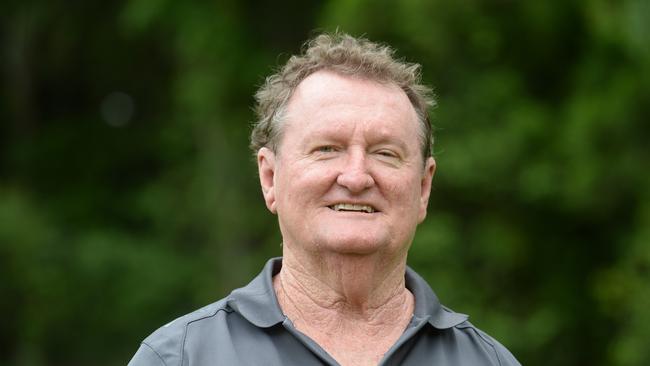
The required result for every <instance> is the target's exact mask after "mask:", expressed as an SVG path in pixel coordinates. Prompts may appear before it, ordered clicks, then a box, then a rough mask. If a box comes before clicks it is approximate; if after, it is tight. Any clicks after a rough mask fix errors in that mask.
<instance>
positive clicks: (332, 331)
mask: <svg viewBox="0 0 650 366" xmlns="http://www.w3.org/2000/svg"><path fill="white" fill-rule="evenodd" d="M405 269H406V258H405V256H404V258H401V259H399V260H386V259H382V258H379V257H378V256H376V255H369V256H359V255H341V254H330V255H320V256H313V255H306V256H304V257H303V256H296V255H295V253H293V252H292V251H291V250H288V248H287V247H285V248H284V258H283V261H282V269H281V271H280V273H279V274H278V275H276V276H275V277H274V279H273V285H274V288H275V291H276V293H277V295H278V301H279V303H280V307H281V308H282V311H283V312H284V313H285V315H287V316H288V317H289V319H291V321H292V322H293V323H294V326H295V327H296V328H297V329H298V330H300V331H301V332H303V333H305V334H307V335H308V336H310V337H311V338H312V339H314V340H315V341H316V342H317V343H318V344H319V345H321V346H322V347H323V348H324V349H325V350H326V351H328V352H329V353H330V354H331V355H332V356H333V357H335V358H336V359H337V360H338V361H340V362H341V361H344V359H345V358H346V357H347V355H351V354H355V355H358V356H361V357H363V358H364V359H367V360H370V359H372V360H373V362H375V364H376V361H379V360H380V359H381V357H382V356H383V354H384V353H385V352H386V351H387V350H388V349H389V348H390V347H391V346H392V345H393V344H394V343H395V342H396V341H397V339H398V338H399V336H400V335H401V334H402V333H403V331H404V329H406V326H407V325H408V323H409V321H410V319H411V316H412V314H413V307H414V300H413V295H412V294H411V293H410V292H409V291H408V290H407V289H406V287H405V282H404V272H405ZM360 340H363V342H364V346H359V347H357V346H356V345H357V343H359V341H360ZM368 344H373V345H374V346H375V347H374V348H372V349H368ZM360 349H365V350H367V353H366V354H360V353H359V350H360ZM344 363H347V362H344Z"/></svg>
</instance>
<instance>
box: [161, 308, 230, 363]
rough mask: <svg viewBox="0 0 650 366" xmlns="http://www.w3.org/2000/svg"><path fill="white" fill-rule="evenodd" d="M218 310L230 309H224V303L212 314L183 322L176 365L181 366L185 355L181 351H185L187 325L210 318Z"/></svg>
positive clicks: (225, 310)
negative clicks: (178, 360) (183, 328)
mask: <svg viewBox="0 0 650 366" xmlns="http://www.w3.org/2000/svg"><path fill="white" fill-rule="evenodd" d="M220 311H224V312H226V313H230V311H228V310H227V309H226V304H225V303H224V306H222V307H219V308H218V309H216V310H215V311H214V312H213V313H212V314H208V315H205V316H202V317H200V318H197V319H192V320H190V321H188V322H187V323H185V330H184V332H183V341H182V342H181V349H180V356H181V357H180V363H179V365H178V366H183V361H184V357H185V352H183V351H185V340H186V339H187V328H188V327H189V325H190V324H192V323H194V322H198V321H199V320H203V319H206V318H211V317H213V316H215V315H217V314H218V313H219V312H220ZM165 366H167V365H166V364H165Z"/></svg>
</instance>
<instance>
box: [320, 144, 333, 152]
mask: <svg viewBox="0 0 650 366" xmlns="http://www.w3.org/2000/svg"><path fill="white" fill-rule="evenodd" d="M316 151H317V152H321V153H329V152H335V151H336V148H335V147H334V146H332V145H323V146H319V147H317V148H316Z"/></svg>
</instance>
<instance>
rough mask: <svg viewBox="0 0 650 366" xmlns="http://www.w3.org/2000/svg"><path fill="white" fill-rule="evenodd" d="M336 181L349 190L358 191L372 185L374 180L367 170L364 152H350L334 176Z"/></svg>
mask: <svg viewBox="0 0 650 366" xmlns="http://www.w3.org/2000/svg"><path fill="white" fill-rule="evenodd" d="M336 183H338V184H339V185H341V186H343V187H345V188H347V189H348V190H349V191H350V192H353V193H360V192H363V191H364V190H366V189H368V188H370V187H372V186H373V185H374V184H375V180H374V179H373V177H372V175H371V174H370V172H369V171H368V167H367V165H366V156H365V153H364V152H359V151H354V152H350V153H349V154H348V156H347V159H346V161H345V163H344V165H343V167H342V169H341V172H340V173H339V176H338V177H337V178H336Z"/></svg>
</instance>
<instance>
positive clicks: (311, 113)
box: [285, 71, 419, 132]
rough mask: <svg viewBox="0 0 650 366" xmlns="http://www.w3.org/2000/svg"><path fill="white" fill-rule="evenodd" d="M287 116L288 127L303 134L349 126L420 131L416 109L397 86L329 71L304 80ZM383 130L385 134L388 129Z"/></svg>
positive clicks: (288, 106)
mask: <svg viewBox="0 0 650 366" xmlns="http://www.w3.org/2000/svg"><path fill="white" fill-rule="evenodd" d="M286 113H287V115H286V116H287V117H288V118H287V119H286V120H287V122H288V124H289V125H294V126H293V127H298V125H299V126H300V128H299V129H300V130H304V129H305V128H310V127H314V128H318V127H320V128H324V127H326V126H329V127H332V126H338V127H344V126H345V125H346V124H349V123H350V122H353V123H354V124H356V125H358V124H364V123H372V125H373V126H372V127H373V128H381V127H382V126H383V127H387V126H392V127H401V128H405V129H407V130H411V129H413V128H414V129H416V130H417V129H418V128H419V127H418V122H417V114H416V112H415V109H414V108H413V106H412V104H411V102H410V100H409V99H408V97H407V95H406V93H404V91H403V90H402V89H401V88H399V87H398V86H397V85H395V84H390V83H379V82H376V81H372V80H368V79H364V78H360V77H353V76H344V75H340V74H337V73H334V72H330V71H318V72H316V73H314V74H312V75H310V76H308V77H307V78H305V80H303V81H302V82H301V83H300V84H299V85H298V87H297V88H296V90H295V92H294V93H293V95H292V97H291V99H290V100H289V103H288V105H287V111H286ZM310 122H314V123H310ZM285 127H286V128H288V129H290V130H294V129H295V128H292V126H285ZM382 130H384V132H385V128H383V129H382ZM285 132H287V131H285ZM377 132H379V131H377Z"/></svg>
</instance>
